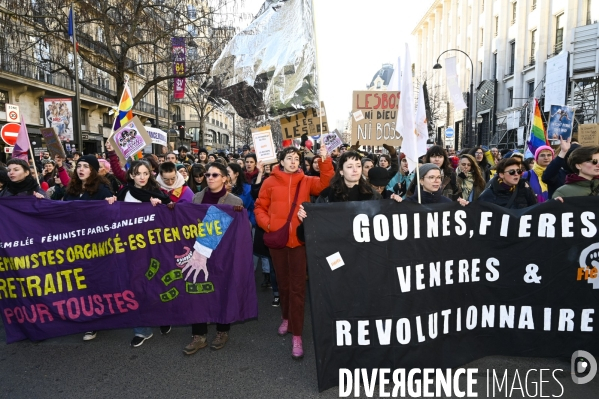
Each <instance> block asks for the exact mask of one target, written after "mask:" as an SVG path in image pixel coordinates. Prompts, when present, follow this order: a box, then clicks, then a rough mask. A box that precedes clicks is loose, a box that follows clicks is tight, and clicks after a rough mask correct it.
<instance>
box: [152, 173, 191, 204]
mask: <svg viewBox="0 0 599 399" xmlns="http://www.w3.org/2000/svg"><path fill="white" fill-rule="evenodd" d="M156 181H157V182H158V184H160V188H162V189H163V190H165V191H166V192H167V193H168V195H172V196H173V197H175V198H179V197H180V196H181V194H183V190H185V187H183V186H184V185H185V179H184V178H183V176H182V175H181V174H180V173H179V172H177V180H176V181H175V183H174V184H172V185H168V184H166V183H165V182H164V180H162V176H160V175H158V176H157V177H156Z"/></svg>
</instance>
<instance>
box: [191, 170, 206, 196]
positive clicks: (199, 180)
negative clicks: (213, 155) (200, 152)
mask: <svg viewBox="0 0 599 399" xmlns="http://www.w3.org/2000/svg"><path fill="white" fill-rule="evenodd" d="M205 174H206V167H205V166H204V164H201V163H196V164H193V166H192V167H191V172H190V176H189V180H188V181H187V185H188V186H189V188H191V191H192V192H193V193H194V194H195V193H199V192H200V191H202V190H203V189H205V188H206V187H208V184H207V182H206V176H204V175H205Z"/></svg>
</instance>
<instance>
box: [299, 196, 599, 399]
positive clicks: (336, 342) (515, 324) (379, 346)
mask: <svg viewBox="0 0 599 399" xmlns="http://www.w3.org/2000/svg"><path fill="white" fill-rule="evenodd" d="M597 205H599V199H597V198H595V197H593V198H590V197H586V198H567V199H566V203H564V204H562V203H560V202H558V201H549V202H546V203H544V204H540V205H537V206H534V207H531V208H529V209H527V210H522V211H507V210H505V209H503V208H500V207H497V206H496V205H493V204H488V203H472V204H470V205H468V206H466V207H461V206H459V205H457V204H455V203H453V204H435V205H418V204H412V203H395V202H393V201H367V202H348V203H342V204H339V203H337V204H335V205H334V206H332V205H331V204H304V207H305V208H306V212H307V213H308V218H306V220H305V232H306V248H307V255H308V268H309V275H310V295H311V303H312V317H313V326H314V342H315V352H316V360H317V371H318V387H319V389H320V390H321V391H322V390H325V389H328V388H330V387H332V386H336V385H337V384H338V378H339V369H340V368H348V369H356V368H366V369H368V370H371V369H373V368H381V367H385V368H391V369H397V368H405V369H408V370H409V369H412V368H447V367H457V366H460V365H464V364H466V363H468V362H470V361H472V360H475V359H478V358H481V357H484V356H490V355H505V356H528V357H555V356H564V357H568V358H570V356H571V355H572V353H573V352H574V351H575V350H586V351H588V352H590V353H591V354H594V355H599V340H598V339H597V333H596V330H597V328H599V324H598V323H599V322H598V321H597V319H599V315H597V308H598V307H599V277H597V266H599V236H598V235H597V229H598V225H599V217H598V216H599V215H597V214H596V211H597V209H599V208H598V207H597Z"/></svg>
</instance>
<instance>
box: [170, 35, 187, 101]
mask: <svg viewBox="0 0 599 399" xmlns="http://www.w3.org/2000/svg"><path fill="white" fill-rule="evenodd" d="M171 44H172V46H173V50H172V51H173V74H174V75H175V76H184V75H185V72H186V71H185V61H186V56H185V38H184V37H173V38H171ZM173 83H174V84H173V96H174V98H177V99H179V98H183V97H185V78H184V77H175V79H174V82H173Z"/></svg>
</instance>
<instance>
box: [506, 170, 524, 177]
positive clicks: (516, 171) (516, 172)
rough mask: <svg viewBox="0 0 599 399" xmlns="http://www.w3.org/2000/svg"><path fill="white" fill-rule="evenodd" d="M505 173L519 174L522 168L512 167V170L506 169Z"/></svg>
mask: <svg viewBox="0 0 599 399" xmlns="http://www.w3.org/2000/svg"><path fill="white" fill-rule="evenodd" d="M505 173H507V174H508V175H510V176H514V175H515V174H519V175H521V174H522V173H523V172H522V169H512V170H506V171H505Z"/></svg>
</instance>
